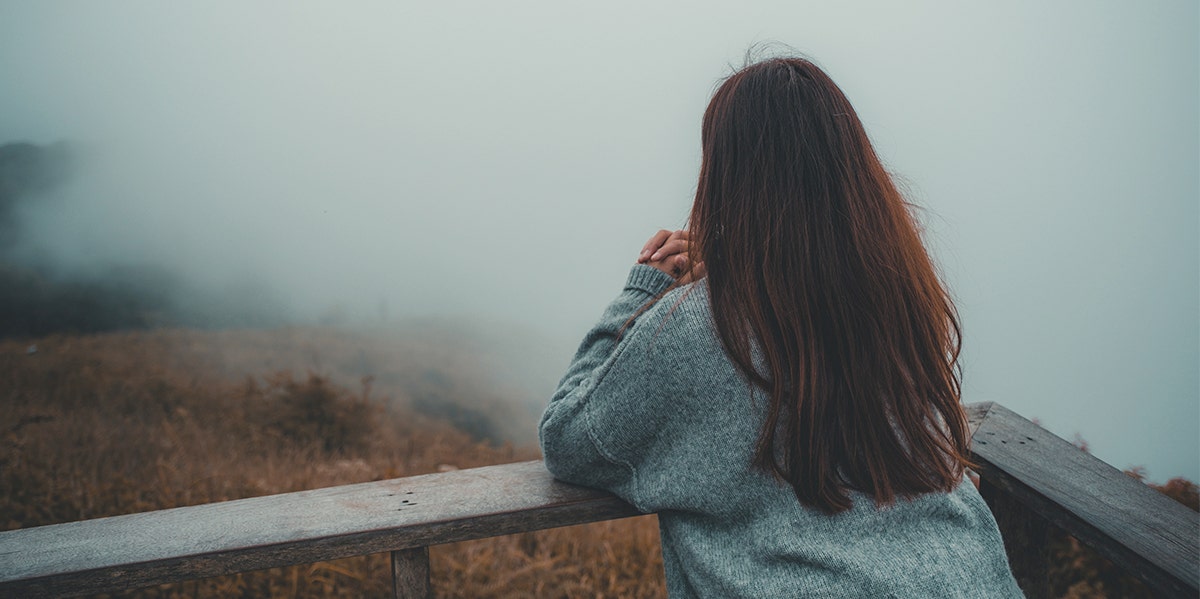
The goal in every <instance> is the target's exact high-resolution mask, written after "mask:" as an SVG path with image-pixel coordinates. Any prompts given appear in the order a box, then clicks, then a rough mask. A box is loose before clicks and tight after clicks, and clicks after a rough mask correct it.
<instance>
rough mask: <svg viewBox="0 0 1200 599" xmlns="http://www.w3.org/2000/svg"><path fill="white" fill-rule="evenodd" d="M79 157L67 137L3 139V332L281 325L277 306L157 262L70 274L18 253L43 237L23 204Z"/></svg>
mask: <svg viewBox="0 0 1200 599" xmlns="http://www.w3.org/2000/svg"><path fill="white" fill-rule="evenodd" d="M77 162H78V156H77V155H76V153H75V152H74V151H73V150H72V148H71V147H70V146H69V145H68V144H66V143H64V142H59V143H55V144H50V145H45V146H39V145H36V144H31V143H24V142H20V143H9V144H5V145H0V338H5V337H8V338H12V337H40V336H44V335H49V334H53V333H97V332H103V331H113V330H123V329H144V328H149V327H156V326H192V327H227V326H262V325H274V324H279V322H280V319H281V317H280V316H279V315H278V312H277V311H276V310H273V309H271V308H272V307H271V306H268V305H263V304H262V303H258V304H256V303H255V302H253V301H243V300H245V299H246V298H237V299H236V300H235V301H226V298H221V297H220V296H216V295H211V296H206V295H203V294H200V293H198V292H197V291H196V290H194V289H191V288H189V287H188V286H187V285H186V284H185V283H184V282H183V281H182V280H180V279H179V278H178V277H177V276H175V275H174V274H172V273H170V272H169V271H167V270H166V269H164V268H162V267H159V266H156V265H153V264H138V265H131V264H113V265H108V266H105V267H102V268H100V269H98V270H95V271H93V272H90V273H87V274H79V273H70V274H68V273H66V272H63V271H62V269H60V268H57V267H56V266H55V265H53V264H50V263H39V262H33V261H31V260H29V259H20V258H18V253H17V251H16V250H17V248H18V247H19V246H20V244H22V243H24V244H34V245H36V244H37V243H39V242H41V241H43V240H36V239H28V238H26V237H25V236H26V235H27V232H26V231H24V230H23V228H22V224H23V223H22V222H21V218H20V210H19V208H20V207H22V206H36V204H37V203H39V202H47V201H54V200H53V199H52V193H51V192H53V191H54V190H55V189H56V188H59V187H60V186H61V185H63V184H64V183H66V182H67V181H68V180H70V178H71V176H72V173H73V171H74V170H75V166H76V164H77ZM61 208H62V209H68V210H69V209H70V206H69V205H68V206H63V207H61Z"/></svg>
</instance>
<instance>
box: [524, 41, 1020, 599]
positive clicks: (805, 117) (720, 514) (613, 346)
mask: <svg viewBox="0 0 1200 599" xmlns="http://www.w3.org/2000/svg"><path fill="white" fill-rule="evenodd" d="M701 138H702V144H703V161H702V165H701V168H700V181H699V185H698V187H697V189H696V199H695V203H694V205H693V206H692V211H691V215H690V217H689V219H688V230H686V231H675V232H668V231H661V232H659V233H658V234H657V235H655V236H654V237H652V238H651V239H650V241H649V242H648V243H647V244H646V246H645V247H644V248H643V251H642V254H641V255H640V257H639V259H638V264H636V265H635V266H634V267H633V270H632V272H631V273H630V275H629V279H628V281H627V282H626V284H625V289H624V291H623V292H622V293H621V295H620V296H619V297H618V298H617V299H616V301H614V302H613V303H612V304H611V305H610V306H609V307H608V309H607V311H606V312H605V313H604V316H603V317H602V318H601V320H600V322H599V323H598V324H597V325H596V327H595V328H594V329H592V331H591V332H590V333H588V335H587V337H586V338H585V339H584V341H583V344H582V346H581V347H580V349H579V352H578V353H577V354H576V355H575V358H574V360H573V362H572V363H571V365H570V367H569V369H568V371H567V374H566V376H565V377H564V378H563V380H562V382H561V383H560V384H559V387H558V390H557V391H556V392H555V394H554V397H553V398H552V399H551V401H550V405H549V406H548V407H547V409H546V412H545V415H544V416H543V418H542V423H541V429H540V439H541V444H542V451H543V453H544V455H545V460H546V466H547V468H549V470H550V472H552V473H553V474H554V475H555V476H556V477H558V478H560V479H562V480H565V481H569V482H573V483H578V484H582V485H587V486H592V487H599V488H602V489H608V490H610V491H612V492H614V493H616V494H617V495H619V496H620V497H622V498H623V499H625V500H626V501H628V502H630V503H632V504H633V505H634V506H636V507H637V508H638V509H640V510H642V511H645V512H657V513H658V518H659V524H660V529H661V535H662V548H663V560H664V562H665V568H666V574H667V587H668V590H669V592H670V594H671V596H672V597H797V596H805V597H1018V596H1021V591H1020V590H1019V589H1018V588H1017V586H1016V583H1015V581H1014V580H1013V577H1012V574H1011V572H1010V571H1009V568H1008V562H1007V559H1006V557H1005V554H1004V547H1003V544H1002V542H1001V539H1000V534H999V531H998V530H997V528H996V523H995V520H994V519H993V518H992V515H991V513H990V512H989V511H988V508H987V505H986V504H985V503H984V502H983V500H982V499H981V498H980V496H979V493H978V492H977V491H976V490H975V487H974V486H972V485H971V483H970V482H964V470H965V468H966V467H967V466H968V465H969V462H968V456H969V445H970V439H969V431H968V429H967V421H966V417H965V415H964V413H963V411H962V408H961V406H960V404H959V374H958V366H957V358H958V351H959V335H958V333H959V328H958V321H957V317H956V314H955V310H954V306H953V305H952V303H951V301H950V298H949V295H948V294H947V292H946V289H945V287H943V286H942V284H941V282H940V281H939V280H938V277H937V275H936V272H935V270H934V267H933V264H932V263H931V261H930V259H929V256H928V254H927V253H926V252H925V249H924V248H923V247H922V245H921V240H920V238H919V234H918V230H917V226H916V223H915V222H914V220H913V217H912V215H911V214H910V212H909V206H908V205H907V204H906V203H905V201H904V199H903V198H902V197H901V195H900V193H899V192H898V191H897V189H896V186H895V184H894V183H893V182H892V180H891V178H890V176H889V175H888V173H887V171H886V170H885V169H884V168H883V166H882V165H881V164H880V161H879V158H878V157H877V156H876V155H875V152H874V150H873V149H872V147H871V144H870V142H869V140H868V139H867V134H866V132H865V131H864V129H863V126H862V123H861V122H859V120H858V117H857V115H856V114H855V113H854V110H853V108H851V106H850V103H849V101H848V100H847V99H846V97H845V96H844V95H843V94H842V92H841V90H839V89H838V88H837V86H836V85H834V83H833V81H832V80H830V79H829V77H828V76H827V75H826V74H825V73H824V72H822V71H821V70H820V69H819V68H817V67H816V66H815V65H813V64H812V63H811V62H808V61H806V60H803V59H796V58H787V59H772V60H767V61H764V62H760V63H758V64H753V65H751V66H748V67H746V68H744V69H742V70H741V71H739V72H737V73H735V74H734V75H732V76H731V77H729V79H727V80H726V81H725V82H724V84H723V85H722V86H721V87H720V88H719V89H718V90H717V92H716V94H715V95H714V96H713V99H712V101H711V103H710V104H709V105H708V109H707V110H706V111H705V114H704V123H703V128H702V132H701Z"/></svg>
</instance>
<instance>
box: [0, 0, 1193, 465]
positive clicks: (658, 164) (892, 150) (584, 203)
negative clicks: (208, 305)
mask: <svg viewBox="0 0 1200 599" xmlns="http://www.w3.org/2000/svg"><path fill="white" fill-rule="evenodd" d="M291 4H292V3H288V4H286V6H287V8H284V6H285V3H268V2H261V3H234V2H226V3H198V2H121V1H109V2H91V3H84V2H42V1H36V2H35V1H29V2H17V1H13V0H7V1H5V2H3V3H2V4H0V87H2V89H3V92H2V93H0V143H5V142H12V141H32V142H36V143H48V142H53V141H57V140H61V139H65V140H68V141H70V142H72V143H73V144H75V145H76V146H77V147H79V148H80V149H81V150H82V151H83V152H84V156H85V157H86V160H85V161H84V163H83V166H82V168H81V171H80V173H79V176H77V177H76V178H75V180H74V181H73V183H72V184H71V185H70V186H69V187H68V188H66V189H62V190H60V194H59V195H60V196H61V197H59V198H58V199H57V200H56V201H55V202H48V203H42V204H40V205H39V206H38V207H31V208H30V209H29V210H27V212H26V213H25V214H24V215H23V218H24V219H25V223H26V226H27V227H28V228H29V230H31V231H33V232H35V235H34V236H33V237H32V238H30V239H28V240H27V247H26V248H25V249H24V251H25V252H26V253H27V254H29V255H41V256H43V257H47V259H51V260H53V261H55V262H56V263H58V264H60V265H62V266H63V267H64V268H69V269H79V270H86V269H92V268H96V267H100V266H103V265H104V264H112V263H121V262H131V261H140V262H147V261H149V262H154V263H160V264H164V265H166V266H168V267H169V268H171V269H173V270H174V271H176V272H178V273H180V274H181V276H184V277H186V278H188V279H189V280H191V281H194V282H196V283H197V284H202V285H206V286H209V287H211V288H215V289H220V288H222V287H223V286H229V285H232V284H237V282H238V281H248V280H253V281H258V282H261V284H262V285H263V286H264V287H265V288H268V289H271V290H273V295H274V296H276V297H279V298H284V299H285V300H286V302H287V305H288V306H289V308H290V310H291V312H292V313H294V314H295V315H297V316H300V317H322V316H328V315H331V314H335V315H341V316H343V317H346V318H349V319H351V320H357V321H359V322H365V321H369V320H370V319H379V318H381V317H382V316H384V314H385V313H386V316H387V317H388V318H392V319H399V318H404V317H408V316H422V315H438V316H449V317H454V318H464V319H467V320H471V321H478V322H489V323H491V322H498V323H503V324H504V326H511V325H515V326H517V327H523V328H525V329H527V330H529V331H531V332H532V333H533V334H535V335H540V336H541V337H542V338H544V339H545V340H546V343H547V344H548V345H549V346H550V347H555V348H562V349H561V352H559V353H556V354H554V355H561V365H563V366H565V363H566V361H567V359H568V358H569V355H568V352H569V351H570V348H571V347H573V345H574V343H575V342H576V341H577V340H578V339H579V338H580V337H581V336H582V334H583V333H584V332H585V330H586V329H587V328H588V326H589V325H590V324H591V321H592V319H593V318H594V317H595V316H597V315H598V313H599V311H600V310H601V309H602V307H603V306H604V305H605V304H606V303H607V301H608V300H609V299H611V297H612V296H613V295H615V294H616V292H617V291H619V288H620V285H621V282H622V280H623V277H624V274H625V272H626V270H627V268H628V266H629V264H630V263H631V262H632V260H633V258H634V257H635V255H636V253H637V251H638V249H639V248H640V247H641V245H642V243H643V242H644V241H645V239H646V238H647V237H648V236H649V235H650V234H651V233H653V232H654V231H655V230H656V229H658V228H660V227H661V228H675V227H679V226H682V225H683V223H684V219H685V217H686V212H687V209H688V206H689V205H690V202H691V196H692V194H693V192H694V190H695V177H696V173H697V169H698V166H699V125H700V117H701V114H702V112H703V110H704V107H705V104H706V103H707V101H708V97H709V95H710V94H711V92H712V90H713V89H714V85H715V84H716V83H717V82H718V81H719V80H720V78H721V77H723V76H724V75H727V74H728V73H729V72H730V65H740V64H741V62H742V57H743V54H744V52H745V51H746V49H747V48H748V47H750V46H751V45H752V44H754V43H755V42H765V41H777V42H781V43H783V44H787V45H789V46H791V47H793V48H795V49H797V50H799V51H801V52H803V53H805V54H807V55H809V56H811V57H813V58H814V59H815V60H816V61H817V62H819V63H820V64H822V65H823V66H824V67H825V68H826V69H827V70H828V71H829V73H830V75H831V76H832V77H833V78H834V80H835V81H837V82H838V83H839V84H840V85H841V86H842V88H843V89H844V91H845V92H846V93H847V95H848V96H849V97H850V100H851V101H852V102H853V103H854V105H855V107H856V109H857V110H858V112H859V115H860V116H861V118H862V119H863V121H864V123H865V124H866V126H867V129H868V132H869V133H870V134H871V136H872V139H873V140H874V141H875V143H876V145H877V149H878V150H879V151H880V153H881V155H882V156H883V157H884V159H885V160H886V162H887V163H888V166H889V168H891V169H892V170H893V171H895V172H896V173H897V174H898V175H899V176H900V177H901V178H902V182H903V184H904V185H905V187H906V188H907V189H908V191H909V196H910V199H912V200H913V201H914V202H916V203H917V204H919V205H921V206H923V207H924V209H925V210H924V212H923V219H924V221H925V225H926V227H927V231H926V235H927V241H928V243H929V245H930V247H931V249H933V251H934V253H935V256H936V258H937V260H938V261H939V263H940V264H941V265H942V268H943V270H944V272H945V273H946V276H947V280H948V282H949V284H950V286H951V288H952V290H953V292H954V294H955V296H956V297H957V298H958V301H959V307H960V310H961V312H962V317H963V321H964V325H965V354H964V365H965V398H964V399H965V400H966V401H983V400H991V401H997V402H1000V403H1003V404H1004V405H1006V406H1008V407H1010V408H1012V409H1013V410H1015V411H1017V412H1019V413H1021V414H1023V415H1025V416H1029V417H1037V418H1039V419H1040V421H1041V422H1042V423H1043V424H1044V425H1045V426H1047V427H1048V428H1050V429H1051V430H1053V431H1055V432H1056V433H1058V434H1060V435H1062V436H1064V437H1066V438H1068V439H1070V438H1072V437H1073V435H1074V434H1075V433H1079V434H1080V435H1082V436H1083V437H1084V438H1086V439H1087V440H1088V441H1089V442H1090V444H1091V448H1092V451H1093V452H1094V453H1095V454H1096V455H1097V456H1099V457H1100V458H1102V459H1104V460H1106V461H1108V462H1110V463H1112V464H1114V465H1115V466H1117V467H1121V468H1124V467H1128V466H1131V465H1145V466H1147V467H1148V469H1149V475H1150V477H1151V478H1152V479H1154V480H1159V481H1162V480H1166V479H1167V478H1169V477H1171V476H1179V475H1183V476H1186V477H1188V478H1190V479H1192V480H1197V479H1198V478H1200V441H1198V427H1200V374H1198V372H1200V241H1198V236H1197V230H1198V227H1200V209H1198V205H1200V124H1198V112H1200V98H1198V86H1200V83H1198V82H1200V58H1198V57H1200V47H1198V44H1197V36H1198V34H1197V32H1198V30H1200V16H1198V13H1197V3H1196V2H1194V1H1193V0H1183V1H1159V2H1144V3H1132V2H1091V1H1089V2H1082V1H1076V2H1055V3H1042V2H1012V3H992V4H990V5H988V6H980V5H975V6H966V4H965V3H951V2H945V3H927V2H905V3H890V2H878V3H857V2H848V3H838V4H837V5H832V4H833V3H824V2H822V3H817V2H811V3H809V2H796V1H794V0H793V1H786V2H776V3H763V2H758V3H753V2H752V3H741V2H723V3H707V4H705V3H696V2H689V3H678V4H675V5H673V6H667V5H660V6H653V5H649V4H648V3H643V2H606V3H603V5H602V6H598V7H593V8H590V9H584V8H577V7H572V6H571V3H564V2H550V1H546V2H530V3H483V2H480V3H478V4H471V3H454V2H444V3H431V4H430V5H428V6H422V7H415V6H414V7H406V6H396V4H397V3H391V2H389V3H383V2H380V3H368V2H353V3H296V4H300V5H299V6H292V5H291ZM539 384H543V385H545V386H547V388H546V392H547V393H548V392H549V388H548V386H551V385H552V384H553V381H549V380H548V381H545V382H544V383H539Z"/></svg>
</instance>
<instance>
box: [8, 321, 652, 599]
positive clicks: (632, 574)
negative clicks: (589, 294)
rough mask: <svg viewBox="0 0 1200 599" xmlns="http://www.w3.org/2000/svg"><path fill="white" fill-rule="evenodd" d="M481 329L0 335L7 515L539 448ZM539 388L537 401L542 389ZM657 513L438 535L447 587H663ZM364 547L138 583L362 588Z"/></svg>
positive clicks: (190, 498)
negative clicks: (353, 552)
mask: <svg viewBox="0 0 1200 599" xmlns="http://www.w3.org/2000/svg"><path fill="white" fill-rule="evenodd" d="M502 362H503V360H500V359H499V358H498V357H497V356H494V355H490V354H489V352H488V351H487V349H486V348H485V347H484V345H483V344H481V343H479V342H478V340H474V339H472V338H470V337H469V336H466V335H464V334H463V333H462V332H461V331H457V332H456V331H453V330H448V329H445V328H444V327H439V326H437V325H435V324H430V323H415V324H410V325H406V326H402V327H397V328H396V329H395V330H392V331H388V332H386V333H379V332H372V333H366V332H357V333H353V332H346V331H340V330H335V329H327V328H292V329H281V330H274V331H253V330H246V331H223V332H213V331H195V330H151V331H140V332H125V333H108V334H101V335H92V336H51V337H44V338H40V339H35V340H23V341H16V340H7V341H0V380H4V381H8V382H9V384H7V385H5V386H4V388H3V389H0V431H3V444H4V449H3V451H2V452H0V523H2V524H3V525H4V528H5V529H14V528H21V527H28V526H38V525H44V524H51V523H57V522H65V521H71V520H79V519H87V518H97V517H103V516H110V515H116V514H123V513H131V512H138V511H145V510H152V509H161V508H168V507H176V506H182V505H192V504H198V503H206V502H212V501H224V500H229V499H236V498H242V497H251V496H258V495H266V494H271V493H281V492H287V491H295V490H301V489H310V488H318V487H325V486H332V485H341V484H349V483H355V482H363V481H369V480H380V479H384V478H394V477H400V476H410V475H416V474H423V473H428V472H435V471H437V470H439V469H443V470H444V469H447V468H470V467H476V466H483V465H488V464H497V463H505V462H513V461H520V460H529V459H536V458H537V457H538V454H537V450H536V448H535V446H534V445H532V444H531V443H528V442H524V443H522V442H518V443H514V442H513V439H524V440H526V441H527V440H529V439H531V435H532V431H533V429H534V426H535V422H536V421H535V416H536V415H535V414H534V413H533V412H532V411H531V410H530V408H529V406H530V403H529V401H528V399H526V400H524V401H522V400H521V399H520V398H518V397H515V391H514V390H512V389H511V388H510V387H508V386H506V384H504V383H503V382H502V381H500V379H502V378H503V377H502V376H499V374H497V375H496V376H492V373H494V371H495V370H496V367H497V364H499V363H502ZM538 401H539V402H540V401H541V400H540V398H539V400H538ZM657 534H658V531H657V525H656V522H655V520H654V518H653V517H647V518H638V519H634V520H629V521H618V522H608V523H599V524H594V525H589V526H586V527H575V528H568V529H558V530H551V531H544V532H539V533H528V534H522V535H514V536H511V537H504V538H499V539H492V540H484V541H476V542H470V543H459V544H454V545H447V546H440V547H436V548H434V549H433V550H432V553H433V555H432V562H433V573H432V576H433V580H434V584H435V587H436V589H437V592H438V595H439V596H443V597H484V596H488V597H493V596H499V597H502V596H528V595H529V594H530V593H531V592H534V593H536V594H537V595H539V596H565V595H578V594H581V593H584V592H586V593H587V594H588V595H596V594H599V595H602V596H662V595H663V581H662V574H661V572H662V566H661V555H660V554H659V548H658V542H657ZM390 584H391V578H390V574H389V565H388V560H387V559H386V556H381V555H377V556H367V557H362V558H353V559H347V560H339V561H337V562H332V563H324V564H314V565H310V566H302V567H295V568H286V569H276V570H270V571H266V572H255V573H249V574H243V575H236V576H229V577H222V578H214V579H207V580H201V581H195V582H188V583H181V584H176V585H166V586H164V587H159V588H154V589H147V590H143V591H140V592H137V593H134V595H136V596H146V597H176V596H187V597H194V596H201V597H224V596H229V595H231V594H241V595H249V596H274V595H286V596H305V597H330V596H346V597H357V596H363V595H372V596H378V595H381V594H383V593H385V592H387V591H388V590H389V589H390Z"/></svg>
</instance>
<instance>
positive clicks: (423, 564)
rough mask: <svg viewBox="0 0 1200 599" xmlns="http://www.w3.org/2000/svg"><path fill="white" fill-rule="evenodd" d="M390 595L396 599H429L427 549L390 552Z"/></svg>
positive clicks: (418, 548)
mask: <svg viewBox="0 0 1200 599" xmlns="http://www.w3.org/2000/svg"><path fill="white" fill-rule="evenodd" d="M392 594H393V595H395V597H396V599H429V597H432V596H433V587H431V586H430V585H429V548H428V547H417V548H415V549H405V550H403V551H393V552H392Z"/></svg>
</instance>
